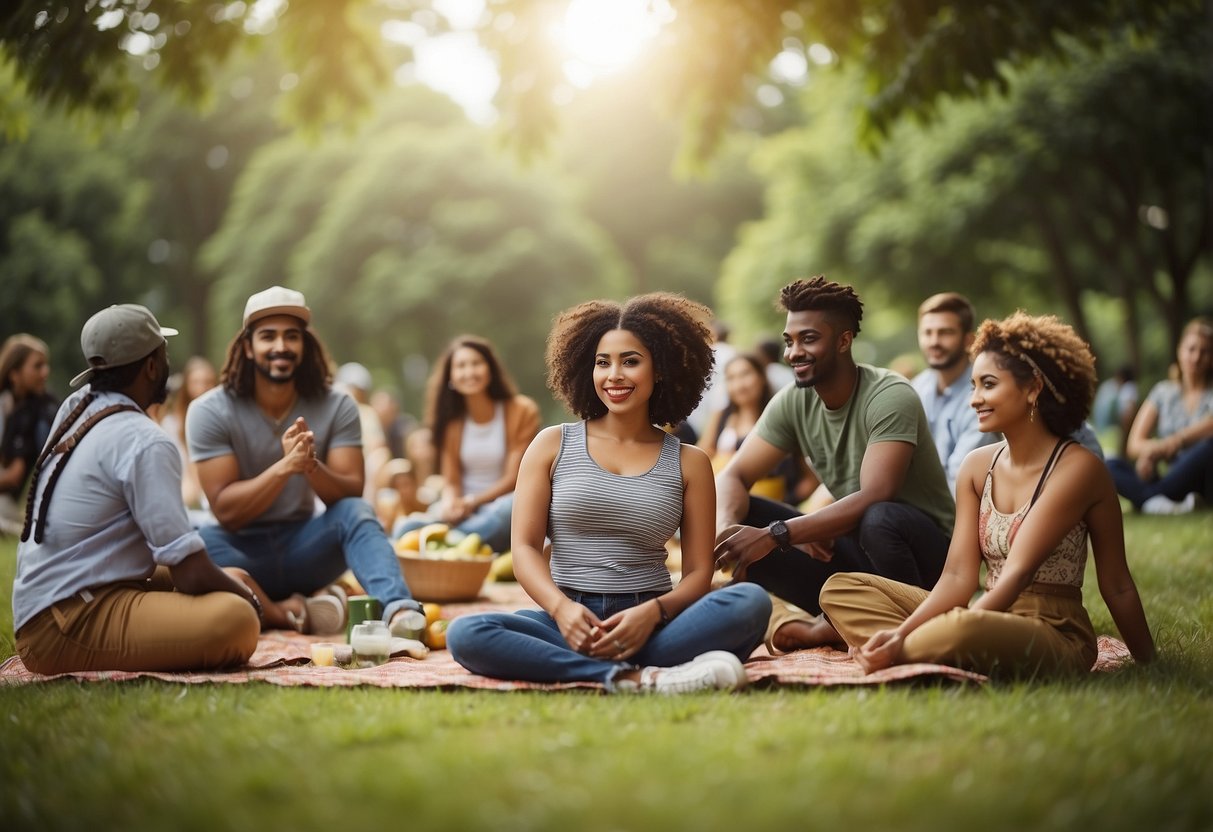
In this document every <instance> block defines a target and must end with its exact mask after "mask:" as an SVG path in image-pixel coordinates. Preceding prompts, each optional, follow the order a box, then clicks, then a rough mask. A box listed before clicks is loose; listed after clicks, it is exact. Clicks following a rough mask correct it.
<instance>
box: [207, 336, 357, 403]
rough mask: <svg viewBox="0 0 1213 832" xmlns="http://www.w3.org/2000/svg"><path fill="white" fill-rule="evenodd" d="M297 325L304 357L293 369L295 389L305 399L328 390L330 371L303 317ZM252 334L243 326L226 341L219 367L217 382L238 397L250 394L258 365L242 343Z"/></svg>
mask: <svg viewBox="0 0 1213 832" xmlns="http://www.w3.org/2000/svg"><path fill="white" fill-rule="evenodd" d="M299 325H300V326H301V327H302V328H303V357H302V360H301V361H300V362H299V368H298V369H297V370H296V371H295V390H296V391H298V393H299V395H300V397H302V398H304V399H315V398H319V397H320V396H323V395H324V394H325V393H327V392H328V391H329V386H330V384H331V383H332V381H333V373H332V370H331V369H329V368H330V364H329V356H328V352H327V351H326V350H325V349H324V344H322V343H320V339H319V338H317V337H316V335H315V334H314V333H313V332H312V331H311V330H310V329H308V328H307V327H306V326H305V325H304V324H303V322H302V321H300V324H299ZM252 337H253V331H252V330H251V329H249V328H246V329H244V330H243V331H242V332H240V334H238V335H237V336H236V337H235V338H233V339H232V342H231V343H230V344H228V345H227V358H226V359H225V360H224V362H223V369H221V370H220V371H219V383H220V384H222V385H223V388H224V389H225V390H227V391H228V392H229V393H231V394H232V395H234V396H237V397H239V398H248V397H249V396H252V395H253V386H254V381H253V380H254V378H255V377H256V374H257V367H256V366H255V365H254V363H253V359H251V358H249V357H248V356H246V355H245V354H244V345H245V343H251V341H252Z"/></svg>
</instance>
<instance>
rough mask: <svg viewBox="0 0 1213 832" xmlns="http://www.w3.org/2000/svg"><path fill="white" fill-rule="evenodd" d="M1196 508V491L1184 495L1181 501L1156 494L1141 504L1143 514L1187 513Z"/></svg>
mask: <svg viewBox="0 0 1213 832" xmlns="http://www.w3.org/2000/svg"><path fill="white" fill-rule="evenodd" d="M1195 508H1196V492H1192V493H1191V494H1189V495H1188V496H1187V497H1184V498H1183V499H1182V500H1180V501H1179V502H1176V501H1175V500H1172V499H1171V498H1170V497H1165V496H1163V495H1162V494H1155V495H1154V496H1153V497H1151V498H1150V499H1148V500H1146V501H1145V502H1144V503H1142V504H1141V513H1142V514H1187V513H1188V512H1190V511H1192V510H1194V509H1195Z"/></svg>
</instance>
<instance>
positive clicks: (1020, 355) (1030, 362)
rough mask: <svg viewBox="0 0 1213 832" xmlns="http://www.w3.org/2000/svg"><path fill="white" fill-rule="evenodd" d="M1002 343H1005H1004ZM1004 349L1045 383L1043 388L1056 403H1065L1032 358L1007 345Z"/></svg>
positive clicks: (1063, 398)
mask: <svg viewBox="0 0 1213 832" xmlns="http://www.w3.org/2000/svg"><path fill="white" fill-rule="evenodd" d="M1004 343H1006V342H1004ZM1006 347H1007V350H1008V351H1009V352H1010V353H1011V355H1013V356H1015V357H1016V358H1018V359H1020V360H1021V361H1023V362H1024V363H1026V364H1027V365H1028V366H1029V367H1031V368H1032V375H1034V376H1036V377H1037V378H1038V379H1040V380H1041V381H1043V382H1044V383H1045V387H1048V388H1049V392H1050V393H1052V394H1053V398H1055V399H1057V401H1058V402H1060V403H1061V404H1065V403H1066V397H1065V396H1063V395H1062V394H1061V392H1060V391H1059V390H1058V389H1057V388H1056V387H1054V386H1053V382H1051V381H1049V377H1048V376H1046V375H1045V374H1044V373H1043V372H1042V371H1041V369H1040V365H1039V364H1037V363H1036V362H1035V361H1033V360H1032V356H1030V355H1028V354H1027V353H1026V352H1022V351H1020V350H1018V349H1016V348H1015V347H1012V346H1011V345H1010V344H1009V343H1006Z"/></svg>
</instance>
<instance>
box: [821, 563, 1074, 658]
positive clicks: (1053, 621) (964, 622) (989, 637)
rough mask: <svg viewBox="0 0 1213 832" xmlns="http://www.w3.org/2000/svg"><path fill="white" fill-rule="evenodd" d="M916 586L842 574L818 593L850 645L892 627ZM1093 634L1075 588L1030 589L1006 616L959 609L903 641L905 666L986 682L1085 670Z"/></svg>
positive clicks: (916, 597) (915, 598)
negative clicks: (979, 676) (939, 668)
mask: <svg viewBox="0 0 1213 832" xmlns="http://www.w3.org/2000/svg"><path fill="white" fill-rule="evenodd" d="M928 594H929V593H928V592H927V591H926V590H924V589H920V588H918V587H916V586H910V585H908V584H903V583H898V582H897V581H891V580H889V579H887V578H881V577H878V576H876V575H867V574H863V573H858V572H849V573H840V574H837V575H833V576H831V577H830V578H829V580H827V581H826V583H825V586H823V587H822V590H821V608H822V610H823V611H824V612H825V614H826V616H827V617H828V618H829V619H830V622H831V623H832V624H833V625H834V627H835V629H837V630H838V632H839V634H840V635H841V636H842V637H843V639H844V640H845V641H846V643H847V644H848V645H850V646H851V647H860V646H862V645H863V644H864V643H865V642H866V641H867V640H868V639H869V638H870V637H871V636H872V634H874V633H876V632H877V631H878V630H889V629H893V628H895V627H897V626H898V625H900V624H901V623H902V622H903V621H905V620H906V618H908V617H909V616H910V613H912V612H914V610H915V609H917V608H918V605H919V604H921V603H922V602H923V601H924V600H926V598H927V595H928ZM1096 655H1097V650H1096V645H1095V632H1094V630H1093V628H1092V627H1091V621H1090V619H1089V618H1088V617H1087V611H1086V610H1085V609H1084V608H1083V605H1082V591H1081V590H1080V589H1079V588H1078V587H1068V586H1060V585H1056V584H1032V585H1031V586H1030V587H1029V588H1028V589H1027V590H1025V591H1024V592H1023V594H1021V595H1020V596H1019V598H1018V599H1016V601H1015V603H1014V604H1012V605H1011V608H1010V610H1008V611H1007V612H990V611H987V610H970V609H966V608H964V607H957V608H956V609H953V610H950V611H949V612H946V613H944V614H942V615H939V616H936V617H935V618H933V619H931V620H930V621H927V622H926V623H925V624H923V625H922V626H920V627H919V628H918V629H916V630H915V631H914V632H912V633H910V635H909V636H908V637H907V638H906V640H905V643H904V645H903V661H904V662H906V663H911V662H932V663H936V664H946V665H950V666H952V667H962V668H965V669H968V670H974V671H977V672H978V673H984V674H986V675H991V676H1030V675H1033V674H1036V673H1044V674H1058V673H1066V672H1085V671H1088V670H1090V669H1091V666H1092V665H1094V664H1095V658H1096Z"/></svg>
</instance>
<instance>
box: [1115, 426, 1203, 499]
mask: <svg viewBox="0 0 1213 832" xmlns="http://www.w3.org/2000/svg"><path fill="white" fill-rule="evenodd" d="M1107 466H1108V470H1109V471H1110V472H1111V473H1112V481H1113V482H1115V483H1116V491H1117V492H1118V493H1119V494H1120V495H1121V496H1122V497H1124V498H1125V499H1127V500H1128V501H1129V502H1131V503H1132V504H1133V506H1134V507H1135V508H1138V509H1140V508H1141V504H1142V503H1144V502H1145V501H1146V500H1148V499H1150V498H1151V497H1153V496H1155V495H1157V494H1161V495H1163V496H1164V497H1167V498H1168V499H1171V500H1182V499H1183V498H1184V497H1187V496H1188V495H1189V494H1191V493H1192V492H1193V491H1195V492H1196V493H1197V494H1201V495H1203V496H1204V498H1205V499H1206V500H1213V439H1202V440H1201V441H1199V442H1197V443H1196V444H1195V445H1193V446H1192V447H1190V448H1186V449H1184V450H1183V451H1180V452H1179V454H1177V455H1176V457H1175V459H1173V460H1171V463H1170V464H1169V465H1167V469H1166V471H1165V472H1164V473H1163V475H1162V477H1160V478H1159V479H1156V480H1154V481H1153V482H1146V481H1145V480H1143V479H1142V478H1141V477H1139V476H1137V469H1136V467H1134V465H1133V463H1132V462H1130V461H1129V460H1127V459H1120V458H1119V457H1113V458H1112V459H1109V460H1107Z"/></svg>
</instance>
